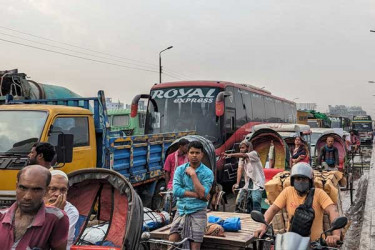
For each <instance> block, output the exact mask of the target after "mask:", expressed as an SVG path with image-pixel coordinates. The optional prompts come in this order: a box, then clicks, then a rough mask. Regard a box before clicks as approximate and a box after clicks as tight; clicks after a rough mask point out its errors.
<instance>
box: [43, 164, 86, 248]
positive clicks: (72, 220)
mask: <svg viewBox="0 0 375 250" xmlns="http://www.w3.org/2000/svg"><path fill="white" fill-rule="evenodd" d="M51 175H52V179H51V183H50V184H49V186H48V191H47V195H46V197H45V198H44V202H45V203H46V204H48V205H50V206H54V207H57V208H60V209H61V210H64V211H65V213H66V214H67V215H68V218H69V234H68V244H67V248H66V249H68V250H69V249H70V247H71V246H72V245H73V242H74V234H75V226H76V224H77V221H78V218H79V213H78V210H77V208H76V207H75V206H73V204H71V203H70V202H69V201H67V200H66V195H67V194H68V184H69V179H68V176H67V175H66V174H65V173H64V172H63V171H61V170H52V171H51Z"/></svg>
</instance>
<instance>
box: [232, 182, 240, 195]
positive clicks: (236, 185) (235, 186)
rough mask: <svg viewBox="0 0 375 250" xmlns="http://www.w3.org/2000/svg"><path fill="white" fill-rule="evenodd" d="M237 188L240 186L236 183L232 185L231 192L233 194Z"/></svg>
mask: <svg viewBox="0 0 375 250" xmlns="http://www.w3.org/2000/svg"><path fill="white" fill-rule="evenodd" d="M239 187H240V185H238V184H237V183H235V184H233V186H232V192H233V193H234V190H235V189H238V188H239Z"/></svg>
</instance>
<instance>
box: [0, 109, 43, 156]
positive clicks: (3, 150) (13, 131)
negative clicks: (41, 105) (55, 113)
mask: <svg viewBox="0 0 375 250" xmlns="http://www.w3.org/2000/svg"><path fill="white" fill-rule="evenodd" d="M0 116H1V120H0V155H1V154H14V153H21V154H28V153H29V152H30V149H31V147H32V145H33V144H34V143H35V142H37V141H39V140H40V137H41V134H42V131H43V128H44V125H45V123H46V119H47V112H42V111H0Z"/></svg>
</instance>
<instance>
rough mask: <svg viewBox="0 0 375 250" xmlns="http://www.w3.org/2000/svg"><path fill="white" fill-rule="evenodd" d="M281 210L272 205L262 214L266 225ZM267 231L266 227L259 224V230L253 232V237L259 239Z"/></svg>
mask: <svg viewBox="0 0 375 250" xmlns="http://www.w3.org/2000/svg"><path fill="white" fill-rule="evenodd" d="M280 210H281V209H280V208H279V207H278V206H276V205H275V204H272V205H271V206H270V207H269V208H268V209H267V211H266V213H265V214H264V219H265V220H266V222H267V224H270V223H271V221H272V219H273V217H274V216H275V215H276V214H277V213H278V212H279V211H280ZM266 230H267V226H266V225H264V224H261V226H260V228H259V229H257V230H256V231H255V232H254V236H255V237H259V238H261V237H262V236H263V234H264V233H265V232H266Z"/></svg>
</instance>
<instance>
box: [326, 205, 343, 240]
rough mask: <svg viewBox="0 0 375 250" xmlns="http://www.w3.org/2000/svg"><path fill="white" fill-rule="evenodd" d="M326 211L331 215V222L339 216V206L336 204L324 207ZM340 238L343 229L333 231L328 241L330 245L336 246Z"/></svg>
mask: <svg viewBox="0 0 375 250" xmlns="http://www.w3.org/2000/svg"><path fill="white" fill-rule="evenodd" d="M324 211H325V212H326V213H327V214H328V215H329V220H330V221H331V223H332V221H333V220H334V219H336V218H337V217H339V212H338V211H337V207H336V205H335V204H332V205H329V206H328V207H326V209H324ZM340 238H341V229H337V230H335V231H333V232H332V235H331V236H327V238H326V242H327V244H328V246H332V247H334V246H336V242H337V241H338V240H340Z"/></svg>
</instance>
